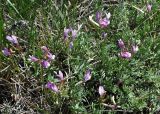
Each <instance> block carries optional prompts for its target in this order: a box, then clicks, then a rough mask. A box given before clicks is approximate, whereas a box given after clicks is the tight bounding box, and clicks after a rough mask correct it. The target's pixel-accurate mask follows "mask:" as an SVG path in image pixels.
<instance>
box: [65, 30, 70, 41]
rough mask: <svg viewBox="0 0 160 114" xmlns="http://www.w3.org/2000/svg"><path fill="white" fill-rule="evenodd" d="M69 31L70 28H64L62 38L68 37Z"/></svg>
mask: <svg viewBox="0 0 160 114" xmlns="http://www.w3.org/2000/svg"><path fill="white" fill-rule="evenodd" d="M69 32H70V29H66V28H64V34H63V36H64V40H66V39H67V38H68V33H69Z"/></svg>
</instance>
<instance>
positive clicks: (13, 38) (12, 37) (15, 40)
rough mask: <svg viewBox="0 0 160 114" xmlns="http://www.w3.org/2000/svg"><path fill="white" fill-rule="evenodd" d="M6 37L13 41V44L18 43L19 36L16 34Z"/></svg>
mask: <svg viewBox="0 0 160 114" xmlns="http://www.w3.org/2000/svg"><path fill="white" fill-rule="evenodd" d="M6 39H7V40H8V41H9V42H11V43H12V44H18V40H17V37H16V36H14V35H11V36H6Z"/></svg>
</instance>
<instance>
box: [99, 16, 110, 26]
mask: <svg viewBox="0 0 160 114" xmlns="http://www.w3.org/2000/svg"><path fill="white" fill-rule="evenodd" d="M109 24H110V20H109V19H107V18H103V19H100V20H99V25H100V27H102V28H105V27H107V26H108V25H109Z"/></svg>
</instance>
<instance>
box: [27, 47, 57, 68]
mask: <svg viewBox="0 0 160 114" xmlns="http://www.w3.org/2000/svg"><path fill="white" fill-rule="evenodd" d="M41 50H42V52H43V58H44V59H41V60H40V59H38V58H37V57H35V56H33V55H32V56H31V55H30V56H29V59H28V60H29V61H31V62H38V63H40V64H41V65H42V67H43V68H48V67H49V66H50V63H51V61H52V60H54V59H55V55H53V54H52V53H51V52H50V51H49V49H48V48H47V47H46V46H42V47H41Z"/></svg>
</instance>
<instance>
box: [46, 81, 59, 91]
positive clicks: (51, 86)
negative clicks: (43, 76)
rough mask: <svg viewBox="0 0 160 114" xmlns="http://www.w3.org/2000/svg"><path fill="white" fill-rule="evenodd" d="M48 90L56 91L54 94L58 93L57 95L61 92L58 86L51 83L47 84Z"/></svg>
mask: <svg viewBox="0 0 160 114" xmlns="http://www.w3.org/2000/svg"><path fill="white" fill-rule="evenodd" d="M46 88H48V89H51V90H52V91H54V92H56V93H58V92H59V90H58V88H57V86H56V85H55V84H53V83H51V82H48V83H47V84H46Z"/></svg>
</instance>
